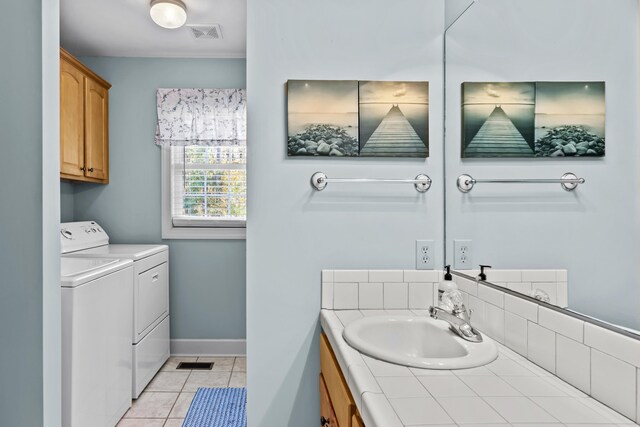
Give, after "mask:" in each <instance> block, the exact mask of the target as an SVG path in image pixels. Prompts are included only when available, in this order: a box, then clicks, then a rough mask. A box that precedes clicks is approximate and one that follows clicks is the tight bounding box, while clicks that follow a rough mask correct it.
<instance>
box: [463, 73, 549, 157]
mask: <svg viewBox="0 0 640 427" xmlns="http://www.w3.org/2000/svg"><path fill="white" fill-rule="evenodd" d="M535 97H536V94H535V83H528V82H518V83H463V84H462V157H464V158H470V157H534V155H535V152H534V150H535V144H534V137H535Z"/></svg>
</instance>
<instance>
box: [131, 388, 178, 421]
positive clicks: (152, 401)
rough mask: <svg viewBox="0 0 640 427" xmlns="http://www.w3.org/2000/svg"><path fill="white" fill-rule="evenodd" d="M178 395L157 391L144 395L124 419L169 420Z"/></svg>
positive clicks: (135, 402)
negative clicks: (168, 417)
mask: <svg viewBox="0 0 640 427" xmlns="http://www.w3.org/2000/svg"><path fill="white" fill-rule="evenodd" d="M178 394H179V393H169V392H156V391H150V392H145V393H142V394H141V395H140V397H139V398H138V400H135V401H134V402H133V405H132V406H131V408H130V409H129V410H128V411H127V413H126V414H125V415H124V418H167V416H168V415H169V412H171V408H172V407H173V404H174V403H175V402H176V399H177V398H178Z"/></svg>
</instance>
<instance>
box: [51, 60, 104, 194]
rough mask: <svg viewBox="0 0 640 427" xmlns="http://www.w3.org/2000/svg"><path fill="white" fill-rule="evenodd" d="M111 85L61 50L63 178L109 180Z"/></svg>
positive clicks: (61, 164) (92, 180) (90, 180)
mask: <svg viewBox="0 0 640 427" xmlns="http://www.w3.org/2000/svg"><path fill="white" fill-rule="evenodd" d="M110 87H111V85H110V84H109V83H108V82H107V81H105V80H104V79H102V78H101V77H99V76H98V75H97V74H95V73H94V72H93V71H91V70H90V69H89V68H87V67H86V66H84V65H83V64H82V63H81V62H80V61H78V60H77V59H76V58H74V57H73V56H71V55H70V54H69V53H68V52H66V51H65V50H64V49H60V177H61V178H63V179H69V180H74V181H85V182H96V183H101V184H108V183H109V88H110Z"/></svg>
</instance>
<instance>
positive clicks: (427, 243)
mask: <svg viewBox="0 0 640 427" xmlns="http://www.w3.org/2000/svg"><path fill="white" fill-rule="evenodd" d="M433 248H434V244H433V240H416V270H433V269H434V268H435V265H436V264H435V261H434V259H433V258H434V250H433Z"/></svg>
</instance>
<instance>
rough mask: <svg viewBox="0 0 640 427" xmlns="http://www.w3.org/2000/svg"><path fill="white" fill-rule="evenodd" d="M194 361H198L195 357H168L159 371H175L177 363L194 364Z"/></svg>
mask: <svg viewBox="0 0 640 427" xmlns="http://www.w3.org/2000/svg"><path fill="white" fill-rule="evenodd" d="M196 360H198V358H197V357H195V356H194V357H187V356H185V357H182V356H180V357H170V358H169V360H167V361H166V362H165V363H164V366H163V367H162V368H160V370H161V371H175V370H176V368H177V367H178V363H180V362H195V361H196ZM180 372H188V371H184V370H182V369H180Z"/></svg>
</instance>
